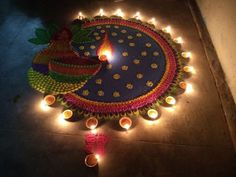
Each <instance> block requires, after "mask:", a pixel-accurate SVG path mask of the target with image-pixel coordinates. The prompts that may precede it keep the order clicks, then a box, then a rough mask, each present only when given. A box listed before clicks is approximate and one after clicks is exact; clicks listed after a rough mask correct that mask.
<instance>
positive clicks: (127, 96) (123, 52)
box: [73, 25, 166, 102]
mask: <svg viewBox="0 0 236 177" xmlns="http://www.w3.org/2000/svg"><path fill="white" fill-rule="evenodd" d="M105 33H107V34H108V37H109V40H110V41H111V43H112V45H113V49H114V55H113V58H112V60H110V61H109V65H107V66H105V65H104V66H103V68H102V69H101V70H100V71H99V73H97V75H95V76H94V77H93V78H92V79H90V80H88V82H87V83H86V84H85V85H84V87H83V88H81V89H79V90H78V91H76V92H75V93H76V94H78V95H79V96H81V97H83V98H86V99H88V100H92V101H98V102H124V101H129V100H132V99H135V98H137V97H139V96H142V95H145V94H147V93H148V92H150V91H151V90H152V89H153V88H154V87H156V86H157V85H158V83H159V82H160V80H161V79H162V77H163V75H164V73H165V68H166V59H165V55H164V52H163V50H162V49H161V47H160V46H159V44H158V43H157V42H156V41H155V40H153V39H152V38H150V37H149V36H148V35H146V34H144V33H143V32H140V31H137V30H136V29H133V28H129V27H125V26H118V25H101V26H96V28H95V30H94V31H93V33H92V34H91V37H92V38H93V39H94V42H91V43H85V44H80V45H78V44H73V46H74V48H75V49H76V50H77V51H78V52H79V54H80V55H81V56H95V55H96V51H97V49H98V48H99V46H100V45H101V43H102V39H103V37H104V36H105Z"/></svg>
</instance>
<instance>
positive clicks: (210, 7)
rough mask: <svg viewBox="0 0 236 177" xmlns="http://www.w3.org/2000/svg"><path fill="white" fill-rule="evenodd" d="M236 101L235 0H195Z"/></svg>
mask: <svg viewBox="0 0 236 177" xmlns="http://www.w3.org/2000/svg"><path fill="white" fill-rule="evenodd" d="M197 3H198V6H199V8H200V10H201V13H202V16H203V18H204V20H205V23H206V25H207V28H208V31H209V33H210V36H211V38H212V41H213V44H214V46H215V49H216V52H217V54H218V57H219V59H220V62H221V65H222V67H223V70H224V72H225V75H226V80H227V82H228V84H229V87H230V89H231V92H232V94H233V97H234V101H236V10H235V8H236V0H197Z"/></svg>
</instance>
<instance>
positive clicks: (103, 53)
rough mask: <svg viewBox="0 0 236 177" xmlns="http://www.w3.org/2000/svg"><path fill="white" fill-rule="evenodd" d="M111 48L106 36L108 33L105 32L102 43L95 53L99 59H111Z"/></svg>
mask: <svg viewBox="0 0 236 177" xmlns="http://www.w3.org/2000/svg"><path fill="white" fill-rule="evenodd" d="M112 53H113V48H112V44H111V42H110V40H109V38H108V34H107V33H106V34H105V37H104V39H103V42H102V44H101V45H100V47H99V49H98V51H97V55H98V56H99V57H98V58H99V60H100V61H107V60H110V59H112Z"/></svg>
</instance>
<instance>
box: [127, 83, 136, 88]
mask: <svg viewBox="0 0 236 177" xmlns="http://www.w3.org/2000/svg"><path fill="white" fill-rule="evenodd" d="M126 88H127V89H129V90H131V89H133V88H134V86H133V84H131V83H128V84H126Z"/></svg>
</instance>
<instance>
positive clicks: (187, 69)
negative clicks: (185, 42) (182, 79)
mask: <svg viewBox="0 0 236 177" xmlns="http://www.w3.org/2000/svg"><path fill="white" fill-rule="evenodd" d="M183 70H184V72H186V73H191V72H192V71H193V67H192V66H185V67H184V68H183Z"/></svg>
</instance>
